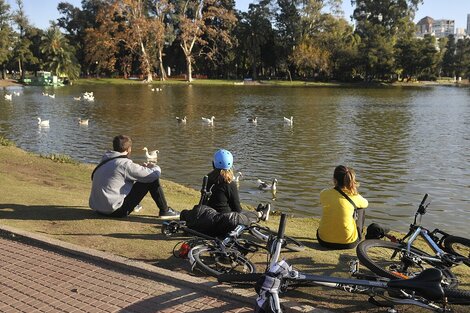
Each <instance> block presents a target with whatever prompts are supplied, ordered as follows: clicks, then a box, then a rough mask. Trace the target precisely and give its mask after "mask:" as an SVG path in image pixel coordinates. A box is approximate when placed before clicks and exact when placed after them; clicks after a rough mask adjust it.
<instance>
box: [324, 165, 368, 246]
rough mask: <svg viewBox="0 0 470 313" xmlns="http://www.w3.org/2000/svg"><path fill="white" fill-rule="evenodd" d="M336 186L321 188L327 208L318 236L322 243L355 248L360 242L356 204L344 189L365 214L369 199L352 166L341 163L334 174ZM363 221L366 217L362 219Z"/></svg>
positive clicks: (325, 207) (325, 208)
mask: <svg viewBox="0 0 470 313" xmlns="http://www.w3.org/2000/svg"><path fill="white" fill-rule="evenodd" d="M333 180H334V184H335V187H334V188H330V189H324V190H322V191H321V192H320V203H321V205H322V208H323V212H322V216H321V219H320V226H319V227H318V230H317V239H318V242H319V243H320V245H322V246H323V247H326V248H331V249H351V248H354V247H355V246H356V245H357V243H358V242H359V239H360V238H359V233H358V229H357V224H356V219H355V213H354V206H353V204H352V203H351V202H350V201H349V200H348V199H347V198H346V197H345V196H344V195H343V194H342V193H341V191H342V192H343V193H344V194H346V195H347V196H348V197H349V198H350V200H352V201H353V202H354V204H355V205H356V207H357V208H358V209H359V211H362V212H361V213H362V214H360V216H361V218H363V210H360V209H365V208H367V206H368V204H369V202H368V201H367V200H366V199H365V198H364V197H362V196H361V195H360V194H359V192H358V191H357V188H358V187H359V183H358V182H356V173H355V172H354V170H353V169H352V168H348V167H346V166H343V165H339V166H337V167H336V168H335V171H334V174H333ZM360 224H363V221H362V222H361V223H360Z"/></svg>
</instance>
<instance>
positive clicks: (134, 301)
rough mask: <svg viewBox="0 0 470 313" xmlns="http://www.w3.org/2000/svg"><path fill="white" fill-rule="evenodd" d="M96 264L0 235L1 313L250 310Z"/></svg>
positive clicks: (246, 307)
mask: <svg viewBox="0 0 470 313" xmlns="http://www.w3.org/2000/svg"><path fill="white" fill-rule="evenodd" d="M97 264H98V263H95V262H88V261H83V260H80V259H77V258H73V257H69V256H67V255H66V254H62V253H60V254H59V253H57V252H52V251H51V250H46V249H43V248H39V247H37V246H33V245H30V244H25V243H22V242H18V241H15V240H10V239H5V238H2V237H0V312H3V313H12V312H27V313H34V312H47V313H55V312H67V313H73V312H87V313H94V312H119V313H130V312H135V313H150V312H168V313H170V312H172V313H173V312H206V313H212V312H213V313H215V312H233V313H235V312H252V311H253V307H252V306H251V307H249V306H247V305H246V303H242V304H241V303H237V301H236V300H231V299H230V300H227V299H229V298H224V297H220V298H219V297H217V298H216V297H214V296H211V295H207V293H206V294H205V293H204V290H202V291H201V290H195V289H191V288H188V287H181V286H179V285H178V284H174V285H173V284H169V283H162V282H159V281H156V280H155V279H150V278H145V277H144V276H142V275H139V274H135V273H132V272H125V271H122V270H121V271H114V270H112V269H110V268H109V266H106V265H103V266H100V265H97ZM195 286H196V287H197V285H195ZM200 289H203V288H200Z"/></svg>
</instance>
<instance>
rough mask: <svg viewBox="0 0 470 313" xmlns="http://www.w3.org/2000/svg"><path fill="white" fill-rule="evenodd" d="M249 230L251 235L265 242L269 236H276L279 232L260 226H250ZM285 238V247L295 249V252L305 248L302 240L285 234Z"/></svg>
mask: <svg viewBox="0 0 470 313" xmlns="http://www.w3.org/2000/svg"><path fill="white" fill-rule="evenodd" d="M249 232H250V234H251V235H253V236H254V237H256V238H258V240H262V241H264V242H267V241H268V238H269V236H276V235H277V232H274V231H272V230H270V229H268V228H264V227H260V226H252V227H250V228H249ZM284 239H285V244H284V246H283V248H285V249H287V250H290V251H294V252H300V251H303V250H304V249H305V246H304V244H303V243H301V242H300V241H298V240H296V239H294V238H292V237H289V236H284Z"/></svg>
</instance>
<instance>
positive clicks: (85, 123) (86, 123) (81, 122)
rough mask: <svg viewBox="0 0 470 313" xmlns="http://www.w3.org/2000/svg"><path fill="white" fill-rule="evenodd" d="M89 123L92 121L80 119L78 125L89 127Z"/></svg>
mask: <svg viewBox="0 0 470 313" xmlns="http://www.w3.org/2000/svg"><path fill="white" fill-rule="evenodd" d="M89 121H90V120H89V119H86V120H82V119H81V118H80V117H79V118H78V124H80V125H88V122H89Z"/></svg>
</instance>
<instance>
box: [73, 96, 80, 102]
mask: <svg viewBox="0 0 470 313" xmlns="http://www.w3.org/2000/svg"><path fill="white" fill-rule="evenodd" d="M73 100H75V101H80V100H82V97H73Z"/></svg>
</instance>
